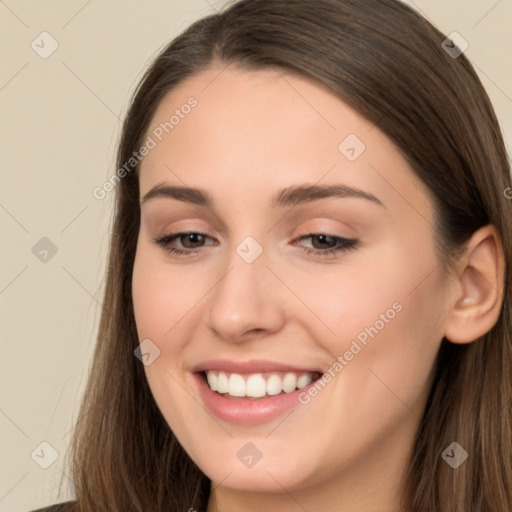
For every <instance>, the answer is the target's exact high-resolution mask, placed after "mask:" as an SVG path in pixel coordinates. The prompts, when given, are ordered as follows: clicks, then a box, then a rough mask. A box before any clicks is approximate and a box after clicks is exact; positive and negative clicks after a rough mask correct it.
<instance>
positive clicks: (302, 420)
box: [133, 65, 504, 512]
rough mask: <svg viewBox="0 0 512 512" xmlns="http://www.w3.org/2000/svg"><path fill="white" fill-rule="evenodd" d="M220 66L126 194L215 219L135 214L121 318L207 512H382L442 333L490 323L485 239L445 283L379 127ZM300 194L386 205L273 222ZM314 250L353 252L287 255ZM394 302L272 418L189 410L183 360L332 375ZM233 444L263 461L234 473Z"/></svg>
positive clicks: (389, 506)
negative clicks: (202, 480)
mask: <svg viewBox="0 0 512 512" xmlns="http://www.w3.org/2000/svg"><path fill="white" fill-rule="evenodd" d="M224 68H225V65H222V66H220V65H215V66H214V67H213V68H211V69H210V70H208V71H204V72H201V73H200V74H198V75H196V76H195V77H193V78H190V79H188V80H186V81H184V82H182V83H181V84H180V85H179V87H178V88H176V89H174V90H173V91H171V92H170V93H168V94H167V96H166V97H165V98H164V100H163V101H162V102H161V104H160V105H159V108H158V110H157V112H156V114H155V116H154V117H153V120H152V123H151V127H150V129H149V130H148V132H147V134H151V131H152V130H153V129H154V128H155V127H157V126H158V125H159V124H160V123H161V122H164V121H166V120H168V119H169V117H170V115H172V113H173V112H174V110H175V109H176V108H180V106H182V105H184V104H185V103H186V102H187V99H188V98H189V97H190V96H194V97H195V98H196V99H197V100H198V105H197V107H196V108H195V109H193V110H192V111H191V112H190V114H188V115H187V116H185V117H184V119H181V120H180V123H179V124H178V125H176V126H175V127H174V129H173V130H172V131H170V132H169V134H168V135H167V136H165V137H164V138H163V139H162V141H161V142H159V143H158V145H157V146H156V147H155V148H154V149H152V150H151V151H150V152H149V154H148V155H147V156H146V157H145V159H144V161H143V163H142V166H141V172H140V197H141V199H142V198H143V197H144V195H145V194H146V193H147V192H148V191H149V190H150V189H151V188H152V187H154V186H155V185H159V184H162V183H166V184H169V185H178V186H185V185H186V186H190V187H197V188H200V189H203V190H205V191H207V192H208V193H209V194H210V195H211V196H212V198H213V200H214V203H213V206H212V208H205V207H201V206H197V205H193V204H186V203H184V202H182V201H178V200H176V199H172V198H163V197H158V198H153V199H150V200H148V201H146V202H144V203H143V204H142V206H141V227H140V233H139V239H138V245H137V252H136V259H135V264H134V269H133V302H134V310H135V318H136V324H137V330H138V334H139V339H140V340H141V341H142V340H144V339H146V338H149V339H150V340H151V341H152V342H153V343H154V344H155V345H157V346H158V348H159V349H160V356H159V357H158V358H156V359H155V361H154V362H153V363H152V364H151V365H148V366H145V371H146V375H147V379H148V382H149V385H150V388H151V391H152V393H153V395H154V397H155V400H156V402H157V404H158V406H159V408H160V410H161V411H162V414H163V416H164V417H165V419H166V421H167V422H168V424H169V426H170V428H172V430H173V431H174V433H175V435H176V436H177V438H178V439H179V441H180V443H181V444H182V446H183V447H184V448H185V450H186V451H187V452H188V454H189V455H190V456H191V458H192V459H193V460H194V461H195V462H196V463H197V464H198V466H199V467H200V468H201V470H202V471H203V472H204V473H205V474H206V475H207V476H208V478H210V479H211V480H212V492H211V495H210V501H209V504H208V512H213V511H216V510H219V511H222V512H235V511H240V510H244V511H247V512H251V511H261V510H268V511H274V510H283V511H290V512H295V511H297V512H299V511H300V512H303V511H304V510H308V511H313V510H323V511H340V510H343V511H350V512H355V511H360V510H361V511H362V510H364V511H365V512H373V511H375V512H376V511H379V512H391V511H396V510H398V509H399V508H398V505H399V493H400V489H401V486H402V481H403V471H404V468H405V464H406V463H407V460H408V459H409V457H410V456H411V450H412V443H413V438H414V435H415V433H416V431H417V429H418V426H419V423H420V421H421V416H422V413H423V411H424V408H425V403H426V400H427V396H428V393H429V391H430V388H431V386H432V378H433V363H434V359H435V356H436V354H437V351H438V349H439V346H440V343H441V340H442V338H443V336H446V337H447V338H448V339H450V341H453V342H455V343H469V342H471V341H473V340H475V339H476V338H477V337H478V336H481V335H482V334H484V333H485V332H487V331H488V330H489V329H490V328H491V327H492V326H493V325H494V323H495V322H496V320H497V318H498V315H499V310H500V307H501V302H500V295H499V293H498V292H497V291H496V290H497V289H500V286H501V285H502V283H503V267H504V265H503V254H502V252H501V248H500V245H499V242H498V239H497V236H496V233H495V231H494V229H493V228H492V226H487V227H484V228H482V229H481V230H479V231H478V232H476V233H475V234H474V236H473V237H472V238H471V240H470V242H469V244H468V248H467V251H466V253H465V254H464V255H463V257H462V258H461V260H460V261H459V263H458V266H457V270H456V272H455V273H454V274H453V276H451V277H450V279H446V278H445V277H443V276H442V275H441V272H440V268H439V266H438V260H437V257H436V254H435V251H434V235H435V234H434V227H433V226H434V221H433V209H432V201H431V198H430V196H429V194H428V192H427V190H426V188H425V187H424V186H423V184H422V183H421V182H420V181H419V179H418V178H416V176H415V175H414V174H413V172H412V171H411V169H410V167H409V166H408V164H407V163H406V161H405V160H404V158H403V157H402V156H401V155H400V153H399V152H398V151H397V150H396V148H395V146H394V145H393V144H392V143H391V141H390V140H389V139H388V138H387V137H385V136H384V135H383V133H382V132H380V131H379V129H378V128H377V127H375V126H373V125H371V124H370V123H369V122H367V121H366V120H365V119H364V118H362V117H361V116H359V115H358V114H357V113H356V112H355V111H354V110H352V109H351V108H350V107H349V106H348V105H346V104H345V103H343V102H342V101H341V100H339V99H338V98H337V97H336V96H335V95H334V94H333V93H331V92H330V91H329V90H327V89H325V88H323V87H321V86H320V85H318V84H316V83H314V82H312V81H309V80H308V79H306V78H303V77H300V76H297V75H293V74H287V73H284V72H282V71H281V72H279V73H277V72H276V71H274V70H263V71H251V72H248V71H246V70H240V69H238V68H236V67H233V66H230V67H229V68H227V69H224ZM349 134H356V135H357V137H358V138H359V139H360V140H361V141H363V142H364V144H365V146H366V150H365V151H364V152H363V153H362V154H361V155H360V156H359V157H358V158H357V159H356V160H355V161H353V162H351V161H349V160H348V159H347V158H346V157H345V156H344V155H343V154H342V153H341V152H340V151H339V150H338V146H339V144H340V142H342V141H343V140H344V139H345V137H347V135H349ZM305 183H307V184H345V185H348V186H351V187H355V188H358V189H361V190H364V191H365V192H368V193H371V194H373V195H374V196H376V197H377V198H378V199H379V200H380V201H381V202H382V203H383V205H384V206H380V205H378V204H376V203H373V202H371V201H368V200H365V199H361V198H354V197H345V198H323V199H321V200H318V201H314V202H311V203H305V204H300V205H297V206H295V207H293V208H292V207H289V206H287V207H280V208H272V207H271V206H270V200H271V197H272V196H273V195H274V194H275V193H276V192H277V191H278V190H281V189H283V188H286V187H290V186H292V185H297V184H305ZM187 231H192V232H199V233H205V234H206V235H207V237H208V238H206V239H204V242H203V243H202V245H201V242H199V243H197V242H196V243H195V244H192V243H190V241H189V240H188V239H187V237H182V238H181V239H177V240H175V241H174V242H172V243H171V245H172V246H173V247H177V248H181V249H183V250H187V249H188V250H193V248H194V247H197V248H199V250H200V252H199V253H197V254H195V255H192V256H190V257H187V256H185V255H181V256H179V255H178V256H176V255H173V254H170V253H169V252H167V251H166V250H165V249H164V248H162V247H161V246H159V245H158V244H156V243H155V242H154V240H153V239H154V238H155V237H158V236H161V235H165V234H174V233H176V232H187ZM311 233H316V234H321V233H327V234H332V235H335V236H339V237H346V238H355V239H357V240H358V241H359V245H358V246H356V247H355V248H353V249H351V250H348V251H346V252H343V251H342V252H338V253H336V254H335V255H334V256H328V257H325V256H323V257H322V256H321V255H320V256H313V255H309V254H306V253H305V252H304V251H303V249H302V247H309V248H313V249H315V248H316V249H317V250H318V251H319V252H320V251H321V250H325V249H322V245H321V241H320V243H319V241H318V239H317V238H316V239H315V238H311V237H310V238H304V239H302V240H300V237H301V236H306V235H308V234H311ZM247 236H252V237H253V238H254V239H255V240H256V241H257V242H258V243H259V244H260V246H261V247H262V248H263V252H262V254H261V255H260V256H259V257H258V258H257V259H256V260H255V261H254V262H253V263H247V262H246V261H245V260H244V259H242V258H241V257H240V256H239V255H238V254H237V252H236V248H237V246H238V245H239V244H240V243H241V242H242V241H243V240H244V239H245V237H247ZM187 242H189V243H188V245H185V244H187ZM324 247H325V245H324ZM394 303H399V304H400V305H401V306H402V309H401V311H400V312H399V313H397V314H396V315H395V316H394V318H393V319H392V320H390V321H388V322H387V323H385V327H384V328H382V329H381V330H380V331H379V332H378V334H377V335H376V336H375V337H374V338H369V339H368V342H367V345H366V346H364V345H363V348H362V350H361V351H360V352H359V353H358V354H357V355H356V356H354V358H353V359H352V360H351V361H349V362H348V364H347V365H346V366H345V367H344V368H343V369H342V371H341V372H339V373H338V374H337V375H336V377H335V378H333V379H332V380H331V381H330V382H329V383H328V384H327V385H326V386H325V388H324V389H323V390H322V391H321V392H320V393H318V395H317V396H315V397H313V398H311V401H310V402H309V403H308V404H306V405H302V404H297V406H295V407H294V409H293V410H292V412H291V413H289V414H288V415H287V416H286V415H283V416H281V417H279V418H278V419H276V420H274V421H271V422H268V423H266V424H263V425H259V426H250V427H247V426H239V425H236V424H232V423H228V422H224V421H222V420H219V419H217V418H214V417H213V416H212V415H211V414H210V413H209V412H208V411H207V410H206V409H205V408H204V407H203V406H202V404H201V399H200V397H199V395H198V393H197V389H196V386H195V382H194V381H193V380H192V378H191V374H190V370H191V368H192V367H194V366H195V365H197V364H198V363H200V362H202V361H205V360H207V359H211V358H227V359H237V360H248V359H253V358H254V359H256V358H264V359H271V360H273V361H280V362H284V363H288V364H293V365H296V366H299V367H305V368H317V367H318V368H322V370H323V371H327V369H328V368H329V367H332V365H333V363H334V362H335V361H336V357H337V356H339V355H343V354H344V353H345V352H346V351H347V350H348V349H349V348H350V346H351V343H352V341H353V340H354V339H356V336H357V335H358V334H359V333H361V332H362V331H364V330H365V328H368V327H370V326H373V325H374V324H375V322H376V321H377V320H378V319H379V318H380V315H381V314H384V313H385V312H386V310H388V309H389V308H391V307H392V305H393V304H394ZM335 404H336V405H335ZM247 442H252V443H253V444H254V445H255V446H256V447H257V448H258V450H259V451H260V452H261V453H262V458H261V459H260V460H259V461H258V463H257V464H256V465H254V466H253V467H251V468H247V467H245V466H244V465H243V464H242V463H241V462H240V460H239V459H238V457H237V452H238V451H239V450H240V449H241V448H242V447H243V446H244V445H245V444H246V443H247ZM444 448H445V447H444V446H439V451H440V452H441V451H442V450H443V449H444Z"/></svg>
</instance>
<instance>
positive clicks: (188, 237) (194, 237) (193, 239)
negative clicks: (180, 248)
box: [184, 233, 202, 247]
mask: <svg viewBox="0 0 512 512" xmlns="http://www.w3.org/2000/svg"><path fill="white" fill-rule="evenodd" d="M198 238H199V240H198ZM201 238H202V235H200V234H199V233H190V234H188V235H186V236H185V240H187V241H190V242H191V243H192V244H194V243H197V242H199V243H200V242H201ZM184 245H185V247H186V246H187V244H184Z"/></svg>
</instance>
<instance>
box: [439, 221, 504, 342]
mask: <svg viewBox="0 0 512 512" xmlns="http://www.w3.org/2000/svg"><path fill="white" fill-rule="evenodd" d="M457 275H458V276H459V277H458V279H457V282H456V283H455V284H456V285H457V289H458V296H457V297H456V299H455V300H454V301H453V303H452V304H450V307H451V310H450V312H449V314H448V317H447V321H446V327H445V337H446V338H447V339H448V340H449V341H451V342H452V343H470V342H472V341H475V340H477V339H479V338H480V337H482V336H483V335H484V334H486V333H487V332H489V331H490V330H491V329H492V328H493V327H494V325H495V324H496V322H497V320H498V318H499V315H500V312H501V306H502V303H503V286H504V279H505V258H504V255H503V248H502V245H501V241H500V238H499V236H498V234H497V232H496V230H495V228H494V226H492V225H487V226H484V227H482V228H480V229H479V230H478V231H476V232H475V233H474V234H473V236H472V237H471V239H470V240H469V242H468V244H467V250H466V251H465V253H464V255H463V256H462V257H461V258H460V261H459V264H458V274H457Z"/></svg>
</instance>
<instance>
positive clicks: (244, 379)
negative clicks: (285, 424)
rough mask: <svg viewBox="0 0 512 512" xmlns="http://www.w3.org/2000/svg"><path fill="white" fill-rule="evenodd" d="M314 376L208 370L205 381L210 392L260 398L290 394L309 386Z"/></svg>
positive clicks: (306, 374)
mask: <svg viewBox="0 0 512 512" xmlns="http://www.w3.org/2000/svg"><path fill="white" fill-rule="evenodd" d="M315 376H316V374H315V373H312V372H308V373H300V374H297V373H295V372H274V373H253V374H250V375H240V374H238V373H226V372H219V371H213V370H209V371H207V372H206V380H207V382H208V386H209V387H210V389H211V390H212V391H217V393H220V394H224V393H228V394H229V395H230V396H236V397H244V396H248V397H252V398H261V397H263V396H265V395H278V394H279V393H281V392H282V391H284V392H285V393H291V392H292V391H295V390H296V389H297V388H298V389H301V388H303V387H305V386H307V385H308V384H310V383H311V382H312V381H313V379H314V378H315Z"/></svg>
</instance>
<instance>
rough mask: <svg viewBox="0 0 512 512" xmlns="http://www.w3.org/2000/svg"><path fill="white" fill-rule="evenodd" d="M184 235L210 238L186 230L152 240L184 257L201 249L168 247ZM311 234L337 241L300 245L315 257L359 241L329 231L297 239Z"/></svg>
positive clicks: (350, 245)
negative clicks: (328, 244) (315, 246)
mask: <svg viewBox="0 0 512 512" xmlns="http://www.w3.org/2000/svg"><path fill="white" fill-rule="evenodd" d="M185 235H201V236H203V237H205V238H210V237H209V236H208V235H206V234H205V233H200V232H198V231H187V232H180V233H173V234H170V235H164V236H162V237H157V238H154V239H153V241H154V242H155V243H156V244H157V245H159V246H160V247H162V248H163V249H164V250H165V251H167V252H170V253H171V254H175V255H185V256H186V257H189V256H192V255H194V254H197V253H198V252H200V251H201V249H202V248H198V249H177V248H176V247H169V244H170V243H171V242H173V241H174V240H175V239H177V238H181V237H182V236H185ZM313 236H327V237H329V238H332V239H333V240H334V242H337V243H339V244H340V245H338V246H337V247H332V248H330V249H326V250H321V249H311V248H310V247H302V249H303V250H304V252H306V253H307V254H310V255H312V256H316V257H320V258H322V257H327V256H334V255H335V254H336V253H341V252H343V251H349V250H351V249H354V248H355V247H356V246H357V245H358V243H359V241H358V240H355V239H352V238H344V237H340V236H335V235H331V234H329V233H309V234H307V235H304V236H301V237H299V238H298V239H297V240H298V241H301V240H304V239H305V238H311V237H313Z"/></svg>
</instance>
